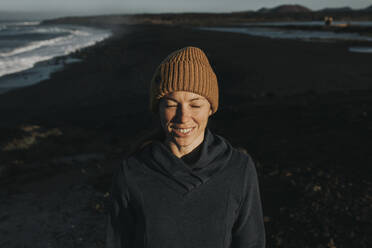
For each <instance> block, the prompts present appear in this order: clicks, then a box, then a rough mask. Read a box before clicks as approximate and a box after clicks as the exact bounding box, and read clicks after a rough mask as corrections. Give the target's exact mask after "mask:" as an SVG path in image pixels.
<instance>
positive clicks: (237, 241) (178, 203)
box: [106, 47, 265, 248]
mask: <svg viewBox="0 0 372 248" xmlns="http://www.w3.org/2000/svg"><path fill="white" fill-rule="evenodd" d="M150 103H151V110H152V111H153V112H154V113H155V114H157V115H158V116H159V118H160V124H161V132H162V134H163V135H161V136H159V137H158V139H153V140H151V141H150V142H146V143H145V144H143V145H142V146H140V147H139V148H138V149H137V150H136V151H135V152H134V153H132V154H131V155H129V156H127V157H126V158H125V159H124V161H123V163H122V164H121V165H120V166H119V167H118V171H117V173H115V175H114V177H113V184H112V190H111V200H112V205H111V208H110V212H109V216H108V225H107V242H106V247H108V248H110V247H116V248H118V247H121V248H123V247H127V248H132V247H133V248H141V247H148V248H175V247H177V248H186V247H187V248H216V247H221V248H243V247H244V248H253V247H254V248H262V247H264V246H265V229H264V224H263V217H262V207H261V200H260V192H259V187H258V181H257V174H256V169H255V165H254V163H253V161H252V159H251V157H250V156H249V155H247V154H245V153H242V152H240V151H238V150H237V149H235V148H233V147H232V146H231V145H230V143H229V142H228V141H227V140H226V139H224V138H222V137H221V136H219V135H215V134H213V133H212V132H211V131H210V130H209V129H208V128H207V124H208V118H209V116H211V115H212V114H214V113H215V112H216V111H217V109H218V83H217V78H216V75H215V73H214V72H213V70H212V68H211V66H210V64H209V61H208V59H207V57H206V55H205V54H204V52H203V51H202V50H201V49H199V48H196V47H185V48H183V49H180V50H177V51H175V52H173V53H172V54H170V55H169V56H168V57H167V58H166V59H165V60H164V61H163V62H162V63H161V64H160V65H159V66H158V68H157V69H156V71H155V74H154V77H153V80H152V82H151V91H150Z"/></svg>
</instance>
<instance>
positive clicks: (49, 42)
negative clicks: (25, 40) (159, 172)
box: [0, 36, 71, 57]
mask: <svg viewBox="0 0 372 248" xmlns="http://www.w3.org/2000/svg"><path fill="white" fill-rule="evenodd" d="M70 37H71V36H65V37H58V38H54V39H49V40H43V41H38V42H31V43H29V44H28V45H27V46H24V47H19V48H16V49H14V50H12V51H10V52H5V53H0V57H9V56H14V55H17V54H20V53H25V52H29V51H32V50H35V49H38V48H40V47H43V46H52V45H55V44H57V43H59V42H61V41H64V40H66V39H69V38H70Z"/></svg>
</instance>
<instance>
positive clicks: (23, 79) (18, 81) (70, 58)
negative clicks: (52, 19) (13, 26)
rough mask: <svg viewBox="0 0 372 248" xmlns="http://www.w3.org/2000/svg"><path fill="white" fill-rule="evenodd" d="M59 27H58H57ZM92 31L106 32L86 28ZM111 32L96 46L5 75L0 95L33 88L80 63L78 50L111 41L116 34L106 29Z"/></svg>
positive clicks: (58, 56) (0, 78) (87, 45)
mask: <svg viewBox="0 0 372 248" xmlns="http://www.w3.org/2000/svg"><path fill="white" fill-rule="evenodd" d="M35 23H36V22H35ZM37 23H39V25H40V24H41V23H42V21H40V22H37ZM57 26H58V25H57ZM59 26H61V27H63V24H60V25H59ZM69 26H70V27H74V28H80V29H81V28H82V27H84V26H81V25H69ZM85 27H88V28H91V29H95V30H101V31H102V30H104V29H102V27H93V26H85ZM106 30H108V31H109V32H110V34H108V36H107V37H106V38H104V39H103V40H98V41H95V42H94V44H90V43H91V42H89V43H88V44H86V45H84V46H83V47H81V48H78V49H77V50H75V51H71V52H70V53H68V54H64V55H55V56H54V57H51V58H49V59H46V60H41V61H38V62H36V63H35V64H33V66H32V67H31V68H28V69H24V70H21V71H17V72H13V73H10V74H5V75H2V76H0V94H4V93H6V92H9V91H12V90H16V89H19V88H22V87H27V86H31V85H34V84H38V83H40V82H42V81H44V80H48V79H50V76H51V74H53V73H54V72H57V71H60V70H63V68H64V66H66V65H67V64H71V63H76V62H80V61H81V59H78V58H75V57H74V54H76V52H77V51H78V50H81V49H85V48H87V47H90V46H95V45H96V44H97V43H99V42H103V41H105V40H106V39H109V38H110V37H112V36H113V35H114V34H113V33H112V32H113V31H112V29H106Z"/></svg>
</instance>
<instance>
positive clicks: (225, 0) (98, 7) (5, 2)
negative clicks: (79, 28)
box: [0, 0, 372, 15]
mask: <svg viewBox="0 0 372 248" xmlns="http://www.w3.org/2000/svg"><path fill="white" fill-rule="evenodd" d="M282 4H300V5H303V6H306V7H308V8H310V9H313V10H319V9H322V8H326V7H332V8H334V7H344V6H349V7H351V8H353V9H360V8H365V7H367V6H370V5H372V0H294V1H292V0H280V1H278V0H187V1H185V0H63V1H61V0H0V11H31V12H32V11H38V12H40V11H41V12H61V13H62V12H63V13H75V14H83V15H86V14H119V13H124V14H125V13H128V14H132V13H161V12H232V11H245V10H257V9H259V8H261V7H269V8H270V7H275V6H278V5H282Z"/></svg>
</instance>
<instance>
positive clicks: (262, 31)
mask: <svg viewBox="0 0 372 248" xmlns="http://www.w3.org/2000/svg"><path fill="white" fill-rule="evenodd" d="M335 24H348V25H353V26H362V27H372V22H370V21H366V22H362V21H358V22H357V21H354V22H335ZM281 26H319V27H320V26H324V22H315V21H313V22H257V23H244V24H242V25H240V26H235V27H200V28H199V29H202V30H211V31H221V32H233V33H243V34H248V35H253V36H261V37H268V38H272V39H297V40H303V41H311V42H314V41H320V42H325V41H327V42H329V41H337V40H339V41H340V40H341V41H342V40H344V41H366V42H371V46H370V47H369V46H367V47H350V48H349V51H350V52H360V53H372V36H367V35H361V34H358V33H347V32H345V33H343V32H332V31H322V30H301V29H283V28H281Z"/></svg>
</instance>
